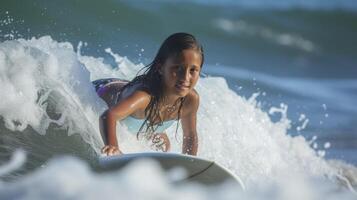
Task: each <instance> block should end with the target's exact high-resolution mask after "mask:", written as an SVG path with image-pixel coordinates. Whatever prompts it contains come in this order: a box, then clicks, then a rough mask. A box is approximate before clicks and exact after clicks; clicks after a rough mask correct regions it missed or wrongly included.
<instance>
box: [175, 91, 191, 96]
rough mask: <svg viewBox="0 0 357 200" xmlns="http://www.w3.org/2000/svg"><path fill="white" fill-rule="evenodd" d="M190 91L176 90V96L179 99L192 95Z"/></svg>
mask: <svg viewBox="0 0 357 200" xmlns="http://www.w3.org/2000/svg"><path fill="white" fill-rule="evenodd" d="M190 91H191V90H190V89H185V90H176V95H177V96H179V97H185V96H187V95H188V93H190Z"/></svg>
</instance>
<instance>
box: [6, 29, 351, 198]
mask: <svg viewBox="0 0 357 200" xmlns="http://www.w3.org/2000/svg"><path fill="white" fill-rule="evenodd" d="M80 48H81V45H79V46H78V48H77V50H75V48H73V46H72V45H71V44H70V43H68V42H57V41H55V40H53V39H52V38H51V37H49V36H45V37H41V38H38V39H36V38H32V39H30V40H25V39H19V40H11V41H5V42H2V43H0V70H1V76H0V82H1V84H0V87H1V90H0V91H1V92H2V93H1V96H2V101H1V103H0V116H1V119H2V121H3V123H2V124H3V125H1V126H0V131H1V132H2V135H1V136H0V137H1V140H0V141H1V142H2V143H0V144H1V145H0V147H1V148H4V149H6V150H7V151H5V152H7V153H9V152H11V149H12V150H14V149H16V148H17V147H23V148H24V149H25V150H26V151H27V153H28V155H29V163H31V164H32V166H34V167H33V168H32V170H33V169H37V168H39V167H40V166H42V165H43V164H44V163H45V162H47V161H48V159H49V158H50V157H51V156H58V155H62V154H63V152H67V153H68V149H71V150H72V151H69V152H70V153H72V154H74V155H77V154H89V156H88V155H87V156H88V157H89V158H88V157H87V158H86V160H87V159H89V160H90V159H92V160H96V158H97V156H98V154H99V149H100V148H101V147H102V146H103V142H102V140H101V137H100V134H99V130H98V118H99V115H100V114H101V113H102V112H103V111H104V110H105V109H106V107H105V104H104V102H102V101H101V100H100V99H99V98H98V97H97V95H96V93H95V91H94V88H93V86H92V84H91V81H93V80H95V79H98V78H107V77H118V78H126V79H130V78H132V77H134V76H135V74H136V72H137V70H138V69H140V68H141V67H142V66H143V65H142V64H138V65H136V64H133V63H132V62H131V61H130V60H129V59H127V58H125V57H123V56H120V55H118V54H116V53H114V52H113V51H112V50H111V49H107V50H106V51H107V53H109V54H110V55H111V56H113V57H114V60H115V65H114V67H112V66H110V65H108V64H105V62H104V59H103V58H101V57H93V56H86V55H82V53H81V50H80ZM196 89H197V91H198V92H199V94H200V97H201V98H200V99H201V103H200V108H199V112H198V132H199V138H200V143H199V146H200V148H199V149H200V150H199V156H201V157H204V158H208V159H212V160H215V161H216V162H219V163H221V164H222V165H224V166H226V167H227V168H229V169H230V170H232V171H233V172H234V173H235V174H237V175H238V176H240V177H241V179H242V180H243V181H244V182H245V184H246V185H247V187H248V188H256V187H257V186H258V185H261V186H262V187H263V186H264V187H265V186H266V185H265V183H266V182H269V183H274V184H276V185H277V186H278V187H285V185H284V184H285V183H286V182H288V181H291V178H292V177H293V178H295V179H296V180H299V183H301V185H300V184H299V185H290V186H296V187H302V188H304V189H306V187H303V186H302V185H304V184H308V185H311V187H314V188H315V187H316V188H315V189H316V191H318V188H319V186H318V184H315V183H314V182H313V181H312V182H311V181H310V179H314V178H318V179H319V180H321V181H322V182H323V185H324V186H328V185H331V184H333V185H335V186H334V187H333V188H335V187H337V186H336V185H340V184H342V185H343V184H346V185H351V184H349V183H350V182H348V181H346V180H348V179H345V178H344V177H345V176H346V174H341V171H340V170H339V168H337V167H335V166H334V165H331V164H329V162H328V161H326V160H325V159H324V158H323V155H324V153H323V152H322V151H324V150H319V151H318V152H317V151H316V150H315V149H314V148H313V147H311V146H310V145H311V144H310V143H309V141H307V140H306V139H305V138H304V137H303V136H301V135H299V136H290V135H288V130H289V129H290V127H291V120H290V119H288V118H287V114H286V113H287V106H286V105H283V104H282V105H281V107H278V108H274V107H272V108H271V109H270V112H264V111H263V110H261V108H260V107H259V102H257V100H256V97H255V96H254V95H253V96H252V97H251V98H248V99H246V98H244V97H241V96H239V95H238V94H237V93H235V92H234V91H232V90H231V89H229V87H228V85H227V82H226V79H224V78H222V77H206V78H201V79H200V81H199V82H198V85H197V87H196ZM276 113H278V114H280V115H281V118H280V119H279V120H277V121H275V122H273V121H272V119H271V115H274V114H276ZM303 127H304V125H303V124H302V125H301V129H303ZM174 132H175V130H174V127H172V128H171V129H169V130H168V135H169V137H170V140H172V141H176V142H173V144H172V151H173V152H180V151H181V143H182V141H181V140H180V139H179V140H178V141H177V140H176V138H175V134H174ZM118 134H119V138H120V145H121V146H122V149H123V151H124V152H126V153H129V152H138V151H151V150H150V148H149V147H147V146H145V143H143V142H141V141H137V140H136V138H135V136H132V135H131V134H128V133H127V131H126V127H125V126H124V125H121V124H119V126H118ZM181 134H182V132H179V133H178V135H181ZM73 136H76V137H73ZM4 141H5V143H4ZM6 141H12V142H6ZM87 147H88V148H89V149H88V148H87ZM9 149H10V150H9ZM53 149H55V150H53ZM44 152H46V154H45V153H44ZM48 152H50V153H48ZM81 152H82V153H81ZM83 152H84V153H83ZM92 152H94V153H92ZM51 153H52V154H51ZM4 154H5V153H2V155H1V156H0V158H1V160H2V161H4V160H5V159H6V155H4ZM33 154H35V155H33ZM43 154H45V155H46V156H44V155H43ZM227 155H229V156H227ZM66 163H67V161H65V162H64V164H56V165H59V166H58V167H59V168H60V169H61V168H65V167H66V166H67V164H66ZM72 164H73V163H72ZM72 164H71V162H70V164H69V166H72ZM74 165H76V164H74ZM79 165H82V164H79ZM44 166H46V165H44ZM53 166H54V165H52V164H50V165H49V167H48V168H46V167H45V169H44V170H40V172H38V173H39V174H47V173H48V172H46V171H47V170H50V171H52V170H54V173H52V174H56V171H57V170H58V168H57V167H53ZM79 169H82V167H79ZM32 170H30V171H27V172H26V173H30V178H28V179H27V180H28V181H25V182H26V183H32V182H33V181H35V182H36V181H39V182H43V181H45V180H44V179H43V178H41V177H44V175H38V173H33V172H32ZM31 174H32V176H31ZM54 176H55V177H54V179H57V180H58V181H60V180H61V179H60V177H57V175H54ZM301 176H302V177H307V179H309V181H306V180H304V179H297V177H301ZM84 177H85V178H89V179H92V178H91V177H92V175H88V174H87V175H84ZM351 177H352V178H351ZM18 178H20V179H22V177H21V176H20V177H18ZM349 179H353V176H349ZM46 180H48V179H47V178H46ZM109 182H112V180H109ZM109 182H108V183H109ZM14 185H16V184H14ZM29 185H30V184H29ZM23 187H25V188H26V187H28V185H27V184H24V185H23ZM14 188H16V187H14ZM315 189H314V190H315ZM12 190H13V189H12ZM4 191H5V189H4V190H2V192H4ZM13 191H16V189H15V190H13ZM45 191H51V189H50V188H46V189H45ZM314 192H315V191H314ZM4 193H5V192H4ZM15 193H16V192H15ZM262 193H263V192H262ZM319 194H320V193H319Z"/></svg>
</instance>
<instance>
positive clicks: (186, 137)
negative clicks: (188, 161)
mask: <svg viewBox="0 0 357 200" xmlns="http://www.w3.org/2000/svg"><path fill="white" fill-rule="evenodd" d="M198 106H199V95H198V94H197V92H196V91H195V90H193V91H192V92H191V93H190V94H189V95H188V96H187V97H186V100H185V102H184V110H185V112H184V113H183V114H184V115H183V116H182V118H181V125H182V130H183V143H182V153H183V154H189V155H194V156H195V155H197V150H198V137H197V130H196V121H197V110H198Z"/></svg>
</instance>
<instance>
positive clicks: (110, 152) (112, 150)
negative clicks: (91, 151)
mask: <svg viewBox="0 0 357 200" xmlns="http://www.w3.org/2000/svg"><path fill="white" fill-rule="evenodd" d="M115 149H116V148H115V147H111V148H110V149H109V150H108V152H109V155H110V156H112V155H114V151H115Z"/></svg>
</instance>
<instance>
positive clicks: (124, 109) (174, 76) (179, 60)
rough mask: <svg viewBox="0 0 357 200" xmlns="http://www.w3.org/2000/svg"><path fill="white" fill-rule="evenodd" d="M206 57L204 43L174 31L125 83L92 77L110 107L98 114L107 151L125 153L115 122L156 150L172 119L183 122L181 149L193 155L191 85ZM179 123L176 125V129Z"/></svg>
mask: <svg viewBox="0 0 357 200" xmlns="http://www.w3.org/2000/svg"><path fill="white" fill-rule="evenodd" d="M203 61H204V55H203V49H202V46H201V45H200V44H199V43H198V41H197V40H196V39H195V37H194V36H193V35H190V34H187V33H175V34H173V35H171V36H169V37H168V38H167V39H166V40H165V41H164V43H163V44H162V45H161V47H160V49H159V51H158V53H157V55H156V57H155V59H154V60H153V62H152V63H151V64H149V65H148V66H146V70H145V72H144V73H143V74H142V75H139V76H137V77H135V78H134V79H133V80H132V81H130V82H127V81H123V80H119V79H105V80H98V81H95V82H94V84H95V85H96V89H97V92H98V95H99V96H100V97H101V98H102V99H103V100H104V101H105V102H106V103H107V104H108V107H109V109H108V110H107V111H105V112H104V113H103V114H102V116H101V118H100V121H101V132H102V135H103V137H104V140H105V141H104V142H105V144H106V145H105V146H104V147H103V148H102V153H105V154H106V155H114V154H123V152H122V151H121V150H120V146H118V140H117V137H116V122H117V121H118V120H120V121H121V122H122V123H125V124H126V126H127V127H128V130H129V131H130V132H133V133H136V134H137V138H139V136H144V138H146V139H148V140H150V141H152V143H153V144H154V145H155V146H156V148H157V149H158V150H161V151H164V152H166V151H168V150H169V148H170V141H169V139H168V137H167V135H166V134H165V133H164V131H165V129H166V128H168V127H169V126H170V125H171V124H172V123H173V122H174V120H177V123H178V121H179V120H181V125H182V129H183V145H182V153H184V154H190V155H196V154H197V149H198V138H197V132H196V114H197V109H198V106H199V95H198V94H197V92H196V91H195V89H194V86H195V85H196V83H197V81H198V79H199V74H200V71H201V68H202V64H203ZM177 128H178V124H177V126H176V132H177Z"/></svg>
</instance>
